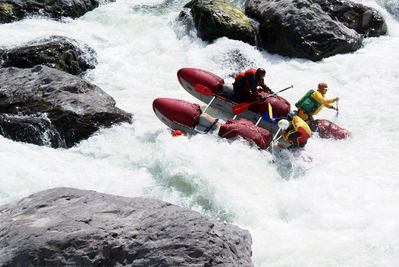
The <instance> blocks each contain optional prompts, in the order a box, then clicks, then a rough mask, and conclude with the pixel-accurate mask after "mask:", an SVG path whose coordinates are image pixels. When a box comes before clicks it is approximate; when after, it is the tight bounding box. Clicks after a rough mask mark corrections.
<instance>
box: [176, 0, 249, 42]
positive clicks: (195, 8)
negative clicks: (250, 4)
mask: <svg viewBox="0 0 399 267" xmlns="http://www.w3.org/2000/svg"><path fill="white" fill-rule="evenodd" d="M185 8H186V9H187V10H188V11H187V10H183V11H182V12H181V13H180V15H179V18H180V20H183V21H186V22H187V20H188V17H189V16H188V14H191V16H192V18H193V21H194V26H195V28H196V29H197V34H198V37H200V38H201V39H202V40H204V41H214V40H215V39H217V38H220V37H223V36H225V37H228V38H230V39H234V40H240V41H243V42H246V43H250V44H255V31H254V29H253V27H252V24H251V22H250V20H249V18H248V17H247V16H245V15H244V13H243V12H242V11H241V10H240V9H238V8H237V7H236V6H234V5H233V4H232V3H231V2H230V1H227V0H192V1H190V2H189V3H187V4H186V5H185Z"/></svg>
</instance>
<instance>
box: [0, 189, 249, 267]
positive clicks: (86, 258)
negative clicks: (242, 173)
mask: <svg viewBox="0 0 399 267" xmlns="http://www.w3.org/2000/svg"><path fill="white" fill-rule="evenodd" d="M0 237H1V238H0V265H1V266H126V265H128V266H253V264H252V262H251V242H252V241H251V236H250V234H249V232H248V231H246V230H242V229H240V228H238V227H236V226H234V225H230V224H227V223H223V222H220V221H217V220H215V219H212V218H210V217H207V216H203V215H201V214H200V213H198V212H194V211H190V210H186V209H183V208H180V207H178V206H175V205H172V204H169V203H166V202H162V201H159V200H151V199H144V198H126V197H119V196H112V195H107V194H101V193H97V192H94V191H84V190H78V189H72V188H56V189H51V190H47V191H43V192H40V193H37V194H34V195H31V196H29V197H26V198H24V199H22V200H20V201H19V202H16V203H12V204H8V205H4V206H0Z"/></svg>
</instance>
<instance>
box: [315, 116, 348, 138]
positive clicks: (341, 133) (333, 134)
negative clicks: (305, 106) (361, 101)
mask: <svg viewBox="0 0 399 267" xmlns="http://www.w3.org/2000/svg"><path fill="white" fill-rule="evenodd" d="M310 129H311V130H312V132H317V133H318V134H319V136H320V137H321V138H326V139H329V138H332V139H346V138H349V137H351V136H352V134H351V133H350V132H349V131H348V130H346V129H344V128H342V127H340V126H338V125H337V124H335V123H333V122H331V121H329V120H325V119H319V120H314V121H313V122H312V123H311V125H310Z"/></svg>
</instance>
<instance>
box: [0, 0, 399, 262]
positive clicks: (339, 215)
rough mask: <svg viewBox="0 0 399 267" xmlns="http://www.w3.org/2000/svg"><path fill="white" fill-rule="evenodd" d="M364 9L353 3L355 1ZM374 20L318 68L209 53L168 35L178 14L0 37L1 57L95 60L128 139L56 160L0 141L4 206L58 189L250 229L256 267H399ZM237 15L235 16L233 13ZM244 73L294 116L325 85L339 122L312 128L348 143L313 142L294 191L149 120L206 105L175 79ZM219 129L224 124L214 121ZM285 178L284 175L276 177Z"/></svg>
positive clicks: (46, 23) (234, 154)
mask: <svg viewBox="0 0 399 267" xmlns="http://www.w3.org/2000/svg"><path fill="white" fill-rule="evenodd" d="M358 2H360V1H358ZM361 2H362V3H363V4H366V5H369V6H372V7H374V8H377V9H378V10H379V11H380V12H381V13H382V14H383V16H384V18H385V19H386V21H387V23H388V29H389V34H388V35H387V36H384V37H379V38H369V39H366V40H365V41H364V46H363V47H362V48H361V49H360V50H358V51H356V52H354V53H351V54H346V55H337V56H333V57H330V58H327V59H324V60H322V61H320V62H310V61H307V60H303V59H288V58H284V57H281V56H277V55H271V54H269V53H267V52H264V51H263V52H262V51H259V50H256V49H254V48H253V47H252V46H250V45H248V44H244V43H242V42H239V41H233V40H229V39H227V38H221V39H218V40H216V41H215V42H214V43H212V44H207V43H205V42H202V41H200V40H198V39H197V38H195V37H193V36H194V35H193V34H192V33H191V35H185V32H184V29H182V28H181V26H179V24H178V23H176V22H175V19H176V17H177V16H178V14H179V12H180V10H181V8H182V7H183V5H184V4H185V2H178V1H175V2H161V1H145V0H143V1H140V2H137V1H135V2H131V1H127V0H125V1H116V2H114V3H109V4H106V5H102V6H101V7H99V8H98V9H96V10H94V11H92V12H89V13H88V14H86V15H85V16H83V17H82V18H80V19H77V20H66V21H64V22H55V21H52V20H48V19H44V18H32V19H26V20H23V21H20V22H15V23H12V24H3V25H0V45H1V46H5V47H13V46H16V45H20V44H22V43H24V42H28V41H32V40H34V39H37V38H42V37H47V36H49V35H63V36H67V37H70V38H74V39H76V40H78V41H80V42H82V43H86V44H88V45H89V46H91V47H92V48H93V49H94V50H95V51H96V52H97V54H98V62H99V63H98V65H97V66H96V68H95V69H94V70H91V71H90V72H89V73H88V74H87V76H86V78H87V79H88V80H89V81H90V82H92V83H94V84H96V85H98V86H99V87H101V88H102V89H103V90H104V91H106V92H107V93H109V94H110V95H111V96H113V97H114V98H115V100H116V102H117V106H118V107H120V108H122V109H124V110H126V111H128V112H131V113H133V114H134V123H133V124H132V125H129V124H123V125H120V126H115V127H113V128H111V129H105V130H101V131H99V132H98V133H96V134H95V135H94V136H93V137H91V138H89V139H88V140H86V141H83V142H81V143H80V144H79V145H77V146H76V147H74V148H72V149H51V148H47V147H38V146H34V145H30V144H24V143H18V142H13V141H11V140H9V139H5V138H3V137H1V136H0V162H1V166H2V168H1V169H2V171H1V174H0V184H1V187H0V203H1V204H5V203H8V202H10V201H16V200H18V199H20V198H22V197H24V196H27V195H29V194H31V193H34V192H37V191H40V190H44V189H47V188H52V187H56V186H70V187H76V188H81V189H91V190H97V191H100V192H105V193H112V194H118V195H123V196H131V197H135V196H141V197H152V198H157V199H161V200H165V201H169V202H172V203H175V204H178V205H180V206H183V207H187V208H191V209H194V210H198V211H200V212H202V213H204V214H207V215H210V216H213V217H215V218H219V219H221V220H227V221H229V222H231V223H233V224H236V225H239V226H240V227H242V228H244V229H248V230H249V231H250V233H251V235H252V238H253V246H252V249H253V261H254V263H255V265H256V266H396V265H397V264H398V263H399V241H398V239H397V238H396V236H398V235H399V214H398V212H397V211H398V208H397V207H398V206H399V194H398V190H399V182H398V180H397V176H398V173H399V164H397V163H396V161H397V158H399V152H398V147H399V141H398V138H399V126H398V125H399V119H398V116H397V115H396V114H399V105H398V103H399V86H398V84H399V74H398V71H397V66H399V55H398V53H397V51H398V50H399V23H398V21H397V20H396V19H395V18H393V17H392V16H391V15H390V14H389V13H388V12H387V11H386V10H384V9H383V8H384V4H381V3H376V2H375V1H373V0H368V1H361ZM240 3H241V2H240ZM236 53H239V54H241V55H242V56H243V57H244V58H247V59H248V62H247V64H248V66H247V65H245V62H244V63H243V64H244V65H245V66H243V68H244V67H250V66H254V67H256V66H262V67H264V68H266V70H267V77H266V83H267V84H268V85H269V86H270V87H271V88H272V89H273V90H275V91H277V90H279V89H282V88H285V87H287V86H289V85H291V84H293V85H294V88H293V89H291V90H287V91H285V92H284V93H282V94H281V96H283V97H285V98H286V99H287V100H288V101H290V102H291V103H295V102H296V101H297V100H298V99H299V98H300V97H301V96H302V95H303V94H304V93H305V92H306V91H307V90H308V89H314V88H315V87H316V85H317V83H319V82H321V81H323V82H326V83H327V84H328V85H329V88H330V90H329V91H328V93H327V97H335V96H339V97H340V102H339V105H340V106H339V107H340V112H339V116H338V117H336V116H335V115H336V114H335V111H332V110H327V109H326V110H323V111H322V112H321V113H320V114H319V115H318V116H317V117H318V118H326V119H329V120H332V121H334V122H335V123H337V124H338V125H341V126H342V127H344V128H347V129H349V130H350V131H351V132H352V134H353V138H352V139H349V140H342V141H332V140H324V139H320V138H317V137H315V138H312V140H310V141H309V142H308V145H307V147H306V154H307V155H309V156H310V157H311V158H312V162H311V163H309V162H305V161H296V162H295V166H294V171H296V172H297V175H295V176H294V177H291V176H289V175H287V173H285V172H284V171H281V169H280V168H279V165H278V164H274V163H273V162H272V157H271V155H270V154H269V153H267V152H265V151H259V150H257V149H255V148H251V147H249V146H247V145H246V144H245V143H244V142H232V143H231V142H229V141H227V140H224V139H220V138H218V137H217V136H194V137H190V138H189V137H184V136H182V137H178V138H174V137H172V136H171V135H170V133H169V130H168V129H167V127H166V126H165V125H164V124H162V123H161V122H160V121H159V120H158V119H157V117H156V116H155V115H154V113H153V111H152V101H153V100H154V99H155V98H157V97H171V98H180V99H185V100H188V101H191V102H195V103H199V104H200V105H201V106H202V107H203V108H204V107H205V104H204V103H200V102H199V101H198V100H197V99H195V98H193V97H192V96H190V95H189V94H187V92H185V91H184V89H183V88H182V87H181V86H180V84H179V83H178V81H177V79H176V72H177V70H178V69H180V68H182V67H197V68H202V69H206V70H208V71H211V72H213V73H215V74H217V75H219V76H221V77H223V78H225V79H226V81H230V82H231V81H232V75H233V74H234V73H236V72H237V71H238V67H239V63H238V62H235V61H231V60H230V59H231V57H232V55H234V54H236ZM209 112H210V113H211V114H212V115H214V116H220V117H221V118H222V119H224V120H225V119H227V117H226V115H225V114H223V113H221V112H218V111H216V110H214V109H209ZM280 167H281V166H280Z"/></svg>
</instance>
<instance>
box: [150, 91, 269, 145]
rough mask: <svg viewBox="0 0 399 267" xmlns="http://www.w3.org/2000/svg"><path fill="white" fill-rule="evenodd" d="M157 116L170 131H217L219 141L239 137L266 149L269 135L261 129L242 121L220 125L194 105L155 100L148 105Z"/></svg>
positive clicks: (165, 99) (229, 121) (195, 132)
mask: <svg viewBox="0 0 399 267" xmlns="http://www.w3.org/2000/svg"><path fill="white" fill-rule="evenodd" d="M152 107H153V110H154V112H155V114H156V115H157V117H158V118H159V119H160V120H161V121H162V122H163V123H164V124H166V125H167V126H168V127H170V128H171V129H172V130H174V131H175V130H179V131H182V132H185V133H188V134H198V133H201V134H205V133H210V132H214V131H215V132H216V131H218V135H219V136H220V137H223V138H227V139H231V140H236V139H238V138H240V137H241V138H243V139H244V140H247V141H248V142H249V143H250V144H251V145H253V144H255V145H257V146H258V147H259V148H260V149H266V148H267V147H268V146H269V144H270V141H271V138H272V134H271V133H270V132H269V131H268V130H266V129H263V128H260V127H257V126H255V125H254V124H253V123H252V122H250V121H248V120H246V119H242V118H241V119H239V120H232V119H230V120H228V121H227V122H226V123H225V124H223V125H222V124H220V123H219V122H218V119H215V118H213V117H212V116H210V115H208V114H206V113H202V111H201V108H200V107H199V105H198V104H193V103H190V102H187V101H185V100H180V99H173V98H157V99H155V100H154V101H153V104H152Z"/></svg>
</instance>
